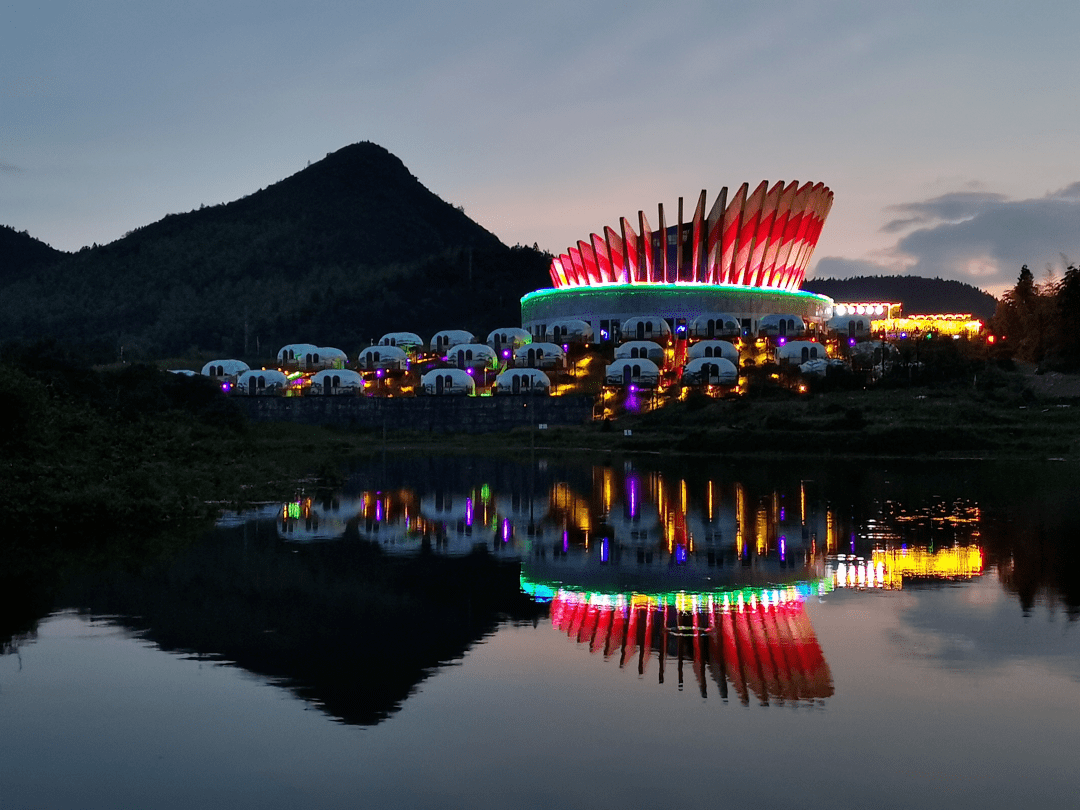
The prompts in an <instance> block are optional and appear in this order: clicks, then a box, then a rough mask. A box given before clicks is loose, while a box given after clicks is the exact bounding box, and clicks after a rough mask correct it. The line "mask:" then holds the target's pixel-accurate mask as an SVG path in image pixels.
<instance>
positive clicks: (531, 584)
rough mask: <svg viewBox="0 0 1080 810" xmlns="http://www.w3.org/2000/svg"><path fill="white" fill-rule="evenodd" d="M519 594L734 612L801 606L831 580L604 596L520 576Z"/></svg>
mask: <svg viewBox="0 0 1080 810" xmlns="http://www.w3.org/2000/svg"><path fill="white" fill-rule="evenodd" d="M519 581H520V583H521V590H522V591H523V592H524V593H526V594H528V595H529V596H531V597H533V599H535V600H537V601H538V602H547V601H550V600H551V599H553V598H554V597H555V596H556V594H557V593H559V592H567V593H573V594H579V595H581V597H583V598H584V599H585V601H587V602H588V603H590V604H597V605H615V604H617V603H620V602H622V603H625V604H631V603H633V602H635V601H637V600H647V601H648V602H650V603H652V604H653V605H654V606H656V607H668V606H674V607H677V608H680V609H682V608H683V607H684V606H685V605H686V604H687V602H688V601H689V602H694V601H696V600H699V599H700V600H701V601H706V602H707V601H708V600H709V599H711V600H712V601H713V603H714V604H716V603H719V604H720V605H721V607H723V608H728V607H730V608H737V607H738V606H739V605H740V604H742V605H762V604H763V605H776V604H781V603H784V602H804V601H806V600H807V599H809V598H811V597H813V596H824V595H825V594H827V593H829V592H830V591H832V589H833V582H832V580H831V579H820V580H814V581H810V582H795V583H792V584H787V585H775V586H772V587H749V586H748V587H745V588H731V589H724V588H717V589H715V590H712V591H694V592H692V593H688V592H687V591H660V592H654V593H647V592H644V591H633V592H629V593H605V592H601V591H591V590H588V589H586V588H576V587H574V586H572V585H565V584H564V583H562V582H554V581H553V582H538V581H533V580H530V579H527V578H526V577H525V575H524V574H522V575H521V577H520V580H519Z"/></svg>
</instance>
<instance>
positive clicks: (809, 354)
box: [776, 340, 828, 365]
mask: <svg viewBox="0 0 1080 810" xmlns="http://www.w3.org/2000/svg"><path fill="white" fill-rule="evenodd" d="M827 357H828V355H827V354H826V352H825V347H824V346H822V345H821V344H820V343H817V342H815V341H813V340H792V341H791V342H789V343H785V344H784V345H783V346H777V347H776V362H777V363H794V364H796V365H801V364H803V363H805V362H806V361H807V360H819V359H820V360H824V359H826V358H827Z"/></svg>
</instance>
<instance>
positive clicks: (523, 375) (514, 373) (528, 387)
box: [494, 368, 551, 394]
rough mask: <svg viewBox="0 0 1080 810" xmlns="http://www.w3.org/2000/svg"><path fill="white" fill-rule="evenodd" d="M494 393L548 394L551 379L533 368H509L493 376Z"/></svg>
mask: <svg viewBox="0 0 1080 810" xmlns="http://www.w3.org/2000/svg"><path fill="white" fill-rule="evenodd" d="M494 393H496V394H550V393H551V380H549V379H548V376H547V375H546V374H545V373H544V372H542V371H540V370H539V369H535V368H511V369H507V370H506V371H504V372H503V373H502V374H500V375H499V376H498V377H496V378H495V388H494Z"/></svg>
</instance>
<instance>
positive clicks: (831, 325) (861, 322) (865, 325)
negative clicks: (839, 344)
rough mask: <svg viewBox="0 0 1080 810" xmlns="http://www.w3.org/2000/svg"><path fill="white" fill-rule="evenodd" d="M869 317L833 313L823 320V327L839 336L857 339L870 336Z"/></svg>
mask: <svg viewBox="0 0 1080 810" xmlns="http://www.w3.org/2000/svg"><path fill="white" fill-rule="evenodd" d="M870 324H871V319H870V316H869V315H856V314H855V313H851V314H845V315H833V316H832V317H831V318H829V320H827V321H826V322H825V328H826V329H828V330H829V331H830V332H834V333H835V334H836V335H837V336H839V337H846V338H848V339H852V338H855V339H859V338H867V337H870V333H871V329H870Z"/></svg>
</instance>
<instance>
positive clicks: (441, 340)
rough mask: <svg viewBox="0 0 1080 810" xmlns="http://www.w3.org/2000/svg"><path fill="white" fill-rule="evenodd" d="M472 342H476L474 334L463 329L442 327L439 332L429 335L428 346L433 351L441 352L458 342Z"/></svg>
mask: <svg viewBox="0 0 1080 810" xmlns="http://www.w3.org/2000/svg"><path fill="white" fill-rule="evenodd" d="M474 342H476V336H475V335H474V334H473V333H472V332H469V331H466V330H465V329H443V330H442V331H441V332H436V333H435V334H434V335H432V336H431V342H430V343H429V344H428V348H430V349H431V351H433V352H436V353H438V354H442V353H443V352H445V351H446V350H447V349H449V348H450V347H451V346H457V345H458V344H459V343H474Z"/></svg>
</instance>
